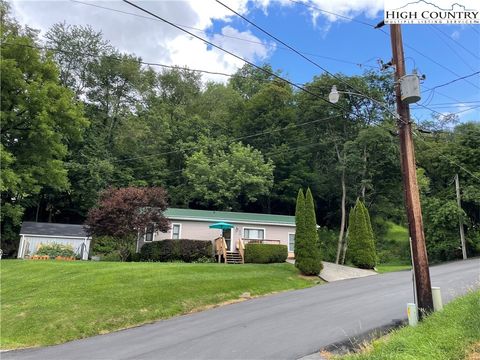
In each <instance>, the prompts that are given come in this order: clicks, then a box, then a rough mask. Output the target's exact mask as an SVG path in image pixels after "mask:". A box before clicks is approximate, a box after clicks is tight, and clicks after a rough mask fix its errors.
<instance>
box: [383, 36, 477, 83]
mask: <svg viewBox="0 0 480 360" xmlns="http://www.w3.org/2000/svg"><path fill="white" fill-rule="evenodd" d="M378 30H380V32H381V33H382V34H384V35H386V36H388V37H390V34H389V33H388V32H386V31H385V30H383V29H378ZM403 44H404V46H405V47H406V48H408V49H410V50H412V51H414V52H415V53H417V54H418V55H420V56H422V57H424V58H425V59H427V60H429V61H431V62H432V63H434V64H435V65H437V66H439V67H441V68H442V69H444V70H446V71H448V72H449V73H451V74H453V75H455V76H457V77H462V76H461V75H459V74H457V73H456V72H455V71H453V70H452V69H450V68H449V67H447V66H445V65H443V64H441V63H439V62H438V61H436V60H435V59H433V58H432V57H430V56H428V55H426V54H424V53H423V52H421V51H419V50H417V49H416V48H414V47H413V46H411V45H410V44H408V43H407V42H405V41H404V42H403ZM463 81H465V82H467V83H468V84H470V85H471V86H473V87H475V88H477V89H479V90H480V86H478V85H477V84H475V83H472V82H471V81H469V80H468V79H463Z"/></svg>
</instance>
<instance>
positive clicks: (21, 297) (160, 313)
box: [0, 260, 318, 349]
mask: <svg viewBox="0 0 480 360" xmlns="http://www.w3.org/2000/svg"><path fill="white" fill-rule="evenodd" d="M317 279H318V278H317ZM1 283H2V287H1V338H0V340H1V348H2V349H12V348H19V347H30V346H41V345H51V344H58V343H62V342H66V341H69V340H73V339H79V338H84V337H87V336H92V335H96V334H102V333H107V332H110V331H113V330H118V329H122V328H127V327H131V326H134V325H138V324H142V323H147V322H151V321H154V320H157V319H165V318H168V317H171V316H174V315H179V314H185V313H188V312H191V311H194V310H197V309H201V308H202V307H206V306H208V305H215V304H220V303H223V302H226V301H231V300H235V299H238V298H239V296H240V295H241V294H242V293H244V292H250V294H251V295H252V296H256V295H263V294H268V293H272V292H276V291H284V290H291V289H300V288H305V287H309V286H312V285H314V284H316V283H318V280H316V281H314V280H308V279H305V278H301V277H299V276H298V272H297V270H296V269H295V267H294V266H293V265H291V264H287V263H285V264H269V265H253V264H245V265H224V264H183V263H115V262H86V261H85V262H84V261H75V262H60V261H32V260H30V261H28V260H23V261H22V260H2V261H1Z"/></svg>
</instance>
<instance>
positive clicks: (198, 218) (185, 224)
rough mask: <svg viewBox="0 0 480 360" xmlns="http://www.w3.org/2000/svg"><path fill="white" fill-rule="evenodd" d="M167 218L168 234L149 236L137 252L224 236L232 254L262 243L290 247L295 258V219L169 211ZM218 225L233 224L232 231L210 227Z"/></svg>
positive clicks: (290, 254) (197, 211) (224, 212)
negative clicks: (167, 242) (145, 247)
mask: <svg viewBox="0 0 480 360" xmlns="http://www.w3.org/2000/svg"><path fill="white" fill-rule="evenodd" d="M165 216H166V217H167V218H168V219H169V220H170V230H169V231H168V232H166V233H162V232H156V233H153V232H148V230H147V233H146V234H145V235H143V236H141V237H139V238H138V241H137V252H139V251H140V248H141V247H142V246H143V245H144V244H145V243H148V242H152V241H159V240H166V239H191V240H208V241H213V240H214V239H216V238H218V237H219V236H222V234H223V237H224V238H225V241H226V244H227V250H228V251H233V252H234V251H236V249H237V244H238V240H239V239H242V240H243V242H244V244H247V243H249V242H252V241H254V242H260V243H265V244H282V245H286V246H287V247H288V255H289V257H294V252H293V251H294V244H295V216H287V215H271V214H254V213H240V212H229V211H209V210H191V209H176V208H169V209H167V210H166V211H165ZM218 222H226V223H229V224H232V225H233V227H232V229H225V230H219V229H212V228H209V225H211V224H213V223H218Z"/></svg>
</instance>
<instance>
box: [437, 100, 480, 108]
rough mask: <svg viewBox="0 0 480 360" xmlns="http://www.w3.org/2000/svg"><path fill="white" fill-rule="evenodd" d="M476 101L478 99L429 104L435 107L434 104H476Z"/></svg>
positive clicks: (477, 101)
mask: <svg viewBox="0 0 480 360" xmlns="http://www.w3.org/2000/svg"><path fill="white" fill-rule="evenodd" d="M476 103H480V100H473V101H457V102H444V103H434V104H430V106H433V107H435V106H446V105H459V104H476Z"/></svg>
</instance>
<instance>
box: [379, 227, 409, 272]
mask: <svg viewBox="0 0 480 360" xmlns="http://www.w3.org/2000/svg"><path fill="white" fill-rule="evenodd" d="M387 226H388V230H387V233H386V234H385V239H388V241H389V242H390V244H391V245H390V246H389V247H390V248H391V251H392V252H397V253H398V252H399V248H409V245H408V229H407V228H405V227H403V226H400V225H397V224H395V223H393V222H391V221H387ZM376 268H377V271H378V272H379V273H386V272H392V271H400V270H407V269H411V266H410V264H408V263H407V264H406V263H405V261H404V260H401V259H399V260H398V261H395V260H391V261H389V262H388V263H384V264H378V265H377V266H376Z"/></svg>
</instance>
